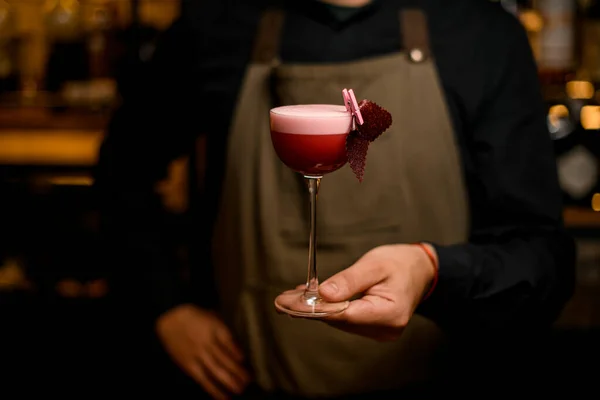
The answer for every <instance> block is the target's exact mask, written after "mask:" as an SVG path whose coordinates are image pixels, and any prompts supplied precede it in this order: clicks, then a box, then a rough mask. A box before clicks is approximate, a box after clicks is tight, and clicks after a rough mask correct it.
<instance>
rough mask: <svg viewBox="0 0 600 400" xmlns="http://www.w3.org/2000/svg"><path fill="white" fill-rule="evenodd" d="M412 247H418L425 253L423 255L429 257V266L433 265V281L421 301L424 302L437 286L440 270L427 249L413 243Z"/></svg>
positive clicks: (421, 244) (420, 244)
mask: <svg viewBox="0 0 600 400" xmlns="http://www.w3.org/2000/svg"><path fill="white" fill-rule="evenodd" d="M414 245H415V246H418V247H420V248H421V249H422V250H423V251H424V252H425V254H427V257H429V260H430V261H431V264H432V265H433V271H434V272H433V281H432V282H431V287H430V288H429V290H428V291H427V294H426V295H425V296H424V297H423V300H422V301H425V300H427V299H428V298H429V296H431V294H432V293H433V291H434V289H435V287H436V286H437V283H438V279H439V269H440V268H439V265H438V263H437V260H436V259H435V256H434V255H433V253H432V252H431V250H430V249H429V247H427V246H425V245H424V244H423V243H414Z"/></svg>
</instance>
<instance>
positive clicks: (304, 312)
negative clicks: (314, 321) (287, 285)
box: [275, 289, 349, 318]
mask: <svg viewBox="0 0 600 400" xmlns="http://www.w3.org/2000/svg"><path fill="white" fill-rule="evenodd" d="M348 304H349V302H347V301H343V302H339V303H328V302H325V301H323V300H322V299H321V298H320V297H318V296H317V295H316V294H315V295H314V296H310V295H305V290H304V289H296V290H288V291H287V292H284V293H282V294H280V295H279V296H277V298H276V299H275V307H276V308H277V309H278V310H279V311H280V312H283V313H286V314H289V315H292V316H294V317H302V318H322V317H326V316H328V315H332V314H338V313H341V312H342V311H344V310H345V309H346V308H348Z"/></svg>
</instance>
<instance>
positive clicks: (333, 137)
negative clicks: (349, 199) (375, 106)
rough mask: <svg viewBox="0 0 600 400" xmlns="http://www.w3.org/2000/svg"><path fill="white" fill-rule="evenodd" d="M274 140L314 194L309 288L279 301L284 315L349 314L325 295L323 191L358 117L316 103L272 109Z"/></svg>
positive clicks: (283, 158)
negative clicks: (320, 247)
mask: <svg viewBox="0 0 600 400" xmlns="http://www.w3.org/2000/svg"><path fill="white" fill-rule="evenodd" d="M270 116H271V140H272V141H273V147H274V148H275V152H276V153H277V155H278V156H279V158H280V159H281V161H282V162H283V163H284V164H285V165H287V166H288V167H289V168H291V169H292V170H294V171H296V172H298V173H300V174H302V175H304V177H305V178H306V181H307V184H308V189H309V194H310V206H311V207H310V216H311V220H310V222H311V224H310V227H311V229H310V240H309V257H308V278H307V281H306V287H305V288H304V289H299V290H289V291H287V292H285V293H282V294H281V295H279V296H278V297H277V299H275V306H276V307H277V309H278V310H280V311H282V312H285V313H288V314H291V315H295V316H300V317H307V318H319V317H323V316H326V315H330V314H334V313H338V312H341V311H343V310H345V309H346V308H347V307H348V302H340V303H327V302H325V301H323V300H322V299H321V297H320V296H319V279H318V277H317V264H316V223H317V221H316V215H317V212H316V209H317V192H318V190H319V184H320V181H321V178H322V177H323V175H324V174H327V173H330V172H333V171H335V170H337V169H339V168H341V167H342V166H344V164H346V161H347V156H346V139H347V137H348V134H349V133H350V130H351V129H352V122H353V115H352V113H351V112H349V111H348V109H347V108H346V107H345V106H336V105H325V104H312V105H296V106H284V107H278V108H274V109H272V110H271V113H270Z"/></svg>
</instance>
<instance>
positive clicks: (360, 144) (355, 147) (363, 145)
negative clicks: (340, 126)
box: [346, 131, 370, 182]
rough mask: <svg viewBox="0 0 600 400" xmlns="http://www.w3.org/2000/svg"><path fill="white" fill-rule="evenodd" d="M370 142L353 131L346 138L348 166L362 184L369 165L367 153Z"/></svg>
mask: <svg viewBox="0 0 600 400" xmlns="http://www.w3.org/2000/svg"><path fill="white" fill-rule="evenodd" d="M369 143H370V142H369V141H368V140H366V139H363V138H362V137H361V136H360V134H359V133H358V131H352V132H350V134H349V135H348V137H347V138H346V156H347V157H348V164H350V168H352V171H353V172H354V175H356V177H357V178H358V181H359V182H362V180H363V176H364V173H365V166H366V163H367V151H368V150H369Z"/></svg>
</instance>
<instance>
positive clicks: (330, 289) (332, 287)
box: [319, 282, 338, 296]
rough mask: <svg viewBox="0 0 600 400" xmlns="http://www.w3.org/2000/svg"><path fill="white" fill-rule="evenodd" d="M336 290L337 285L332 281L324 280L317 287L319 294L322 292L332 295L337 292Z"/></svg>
mask: <svg viewBox="0 0 600 400" xmlns="http://www.w3.org/2000/svg"><path fill="white" fill-rule="evenodd" d="M337 291H338V287H337V285H336V284H335V283H334V282H325V283H324V284H322V285H321V287H320V288H319V292H321V294H324V295H326V296H333V295H335V294H336V293H337Z"/></svg>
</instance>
